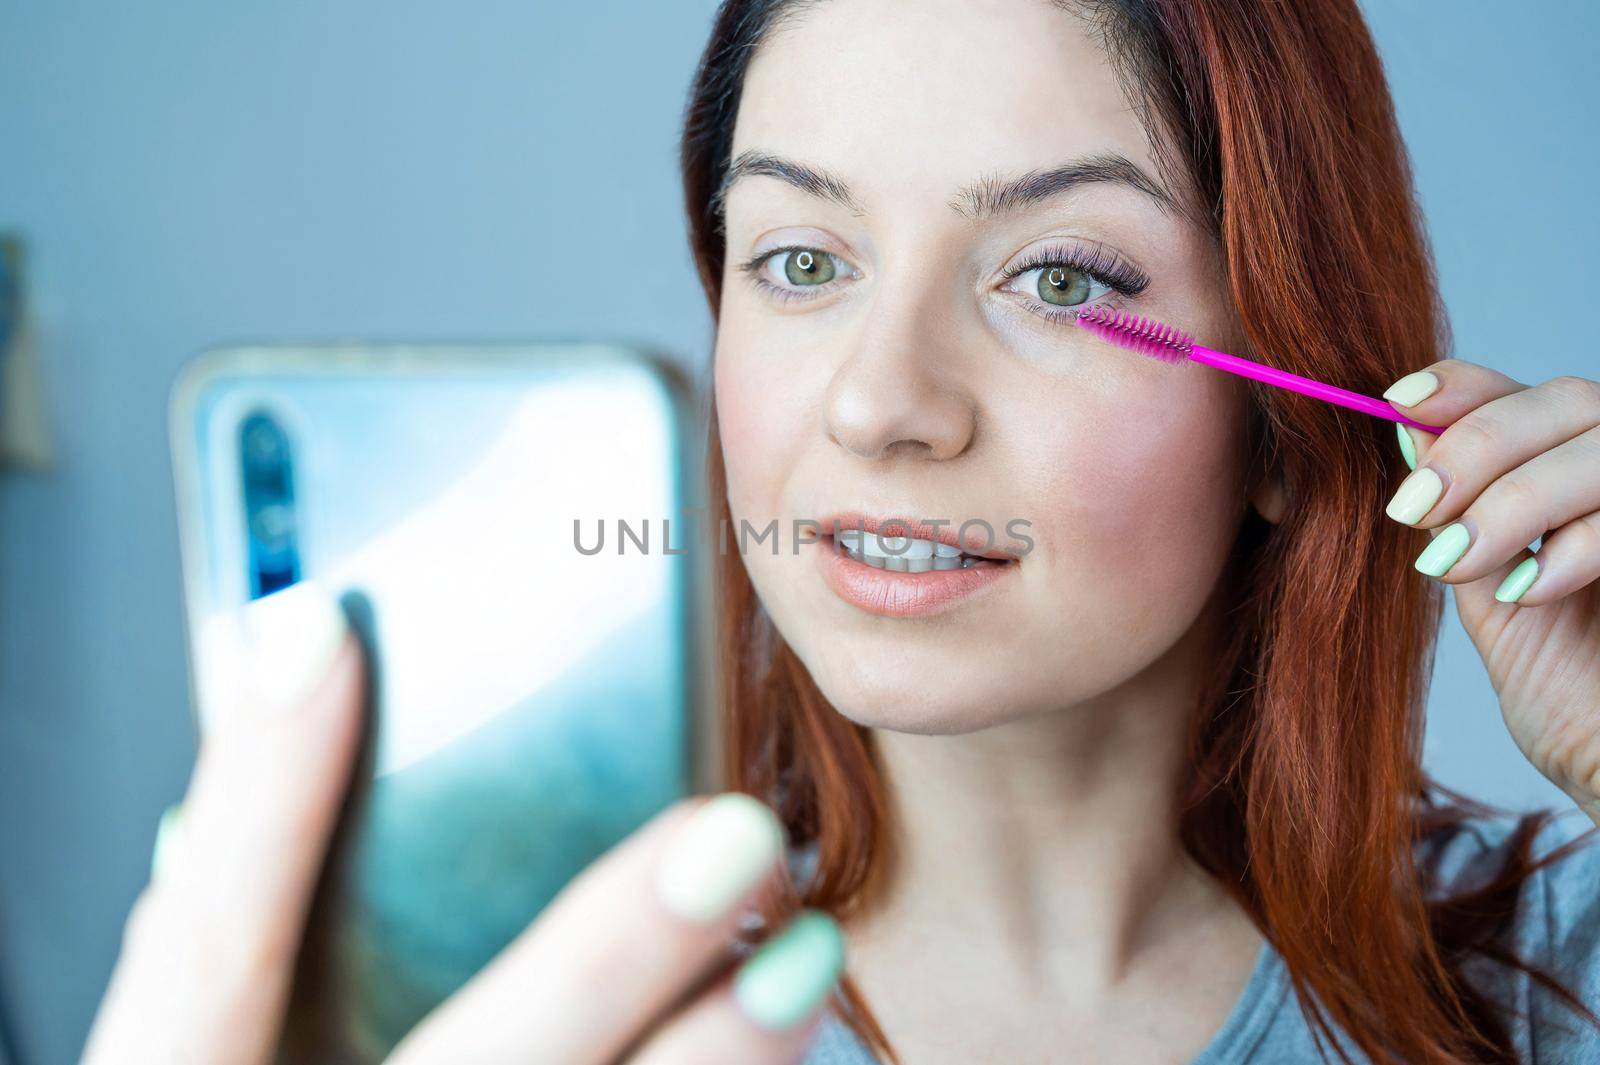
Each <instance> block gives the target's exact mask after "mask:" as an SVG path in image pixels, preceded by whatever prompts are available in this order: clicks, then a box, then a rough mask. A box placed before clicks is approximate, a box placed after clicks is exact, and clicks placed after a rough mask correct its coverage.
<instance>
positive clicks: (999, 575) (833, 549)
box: [816, 514, 1020, 618]
mask: <svg viewBox="0 0 1600 1065" xmlns="http://www.w3.org/2000/svg"><path fill="white" fill-rule="evenodd" d="M822 528H823V536H822V539H821V541H820V542H819V543H818V545H817V546H818V547H819V548H820V550H818V551H817V553H816V554H817V559H818V566H819V567H820V569H821V572H822V577H823V580H824V582H825V583H826V584H827V585H828V587H829V588H831V589H832V590H833V592H834V594H836V595H838V596H839V598H840V599H842V600H844V601H845V602H847V603H849V604H851V605H852V606H855V607H857V608H858V609H860V610H863V611H865V612H867V613H869V614H876V615H879V616H883V617H897V618H909V617H917V616H927V615H934V614H941V613H947V612H949V611H953V610H955V609H957V608H959V607H960V606H962V605H964V604H966V603H969V602H971V601H973V600H975V599H976V597H978V596H980V595H982V594H988V592H989V590H990V589H993V588H995V587H997V586H1001V585H1003V584H1004V582H1006V581H1007V580H1010V579H1011V574H1013V573H1014V572H1015V571H1016V570H1017V569H1019V568H1020V562H1019V560H1018V559H1017V558H1015V557H1014V556H1011V555H1008V554H1006V553H1005V552H1004V551H1002V550H1000V549H998V548H997V547H996V546H995V545H994V544H991V543H989V539H990V537H989V535H988V532H987V530H986V529H985V528H983V527H981V526H977V525H972V526H969V528H968V535H967V537H966V538H965V539H964V540H963V538H962V537H961V536H960V533H959V526H957V528H948V527H946V526H944V525H943V524H942V523H941V525H940V526H939V528H937V529H935V528H934V527H933V526H931V525H928V524H927V523H925V522H916V521H911V520H901V519H898V518H894V519H890V518H883V519H877V518H872V517H868V516H866V515H860V514H844V515H834V516H833V517H830V518H829V519H828V520H827V521H825V522H824V523H823V524H822ZM900 533H904V534H905V535H904V536H901V535H897V534H900Z"/></svg>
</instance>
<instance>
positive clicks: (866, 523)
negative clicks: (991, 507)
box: [820, 511, 1018, 562]
mask: <svg viewBox="0 0 1600 1065" xmlns="http://www.w3.org/2000/svg"><path fill="white" fill-rule="evenodd" d="M935 520H937V521H939V522H940V523H941V524H940V525H939V527H938V528H937V529H935V528H934V527H933V526H931V525H928V524H926V523H925V522H922V521H918V520H917V519H915V518H902V517H898V516H893V517H886V518H875V517H873V516H871V515H869V514H862V513H859V512H857V511H848V512H843V513H839V514H833V515H830V516H829V517H826V518H823V519H822V522H821V525H822V529H821V532H820V535H822V536H832V535H833V533H834V530H835V529H840V530H843V531H846V532H853V531H856V530H860V531H862V532H869V533H877V532H878V531H879V529H880V528H882V527H883V526H884V525H887V526H889V532H888V533H887V534H886V535H889V536H909V537H912V538H913V539H917V540H933V541H936V542H937V543H941V544H944V545H945V546H947V547H954V548H957V549H958V550H960V551H961V552H962V553H963V554H968V555H972V556H974V557H976V558H992V559H995V560H997V561H1001V562H1016V561H1018V558H1017V556H1016V555H1013V554H1011V553H1010V552H1009V551H1005V550H1003V549H1002V548H1001V547H1000V544H999V543H998V542H996V543H985V540H986V539H987V537H986V536H985V532H984V529H983V528H982V527H977V528H969V530H968V532H967V538H966V539H965V540H962V539H961V537H960V535H959V530H960V528H961V521H955V520H951V521H948V522H946V521H945V520H944V519H943V518H937V519H935ZM982 520H984V519H980V518H963V519H962V521H982ZM985 524H987V525H988V528H989V530H990V531H991V532H992V534H993V536H994V538H995V540H996V541H998V540H999V539H1000V538H1001V536H1002V531H1001V530H1000V529H997V528H996V527H995V525H994V524H993V523H992V522H986V523H985Z"/></svg>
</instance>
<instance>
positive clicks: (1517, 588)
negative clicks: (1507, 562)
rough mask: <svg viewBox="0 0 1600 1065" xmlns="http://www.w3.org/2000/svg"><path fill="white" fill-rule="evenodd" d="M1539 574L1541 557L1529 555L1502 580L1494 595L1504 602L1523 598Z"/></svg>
mask: <svg viewBox="0 0 1600 1065" xmlns="http://www.w3.org/2000/svg"><path fill="white" fill-rule="evenodd" d="M1538 576H1539V559H1538V558H1537V557H1535V556H1533V555H1530V556H1528V557H1527V558H1525V559H1523V560H1522V561H1521V562H1519V563H1517V567H1516V568H1515V569H1513V570H1512V571H1511V572H1510V573H1508V574H1506V579H1505V580H1503V581H1501V582H1500V587H1498V588H1496V589H1495V590H1494V597H1495V598H1496V599H1498V600H1500V601H1501V602H1502V603H1515V602H1516V601H1517V600H1518V599H1521V598H1522V593H1523V592H1526V591H1527V590H1528V588H1529V586H1530V585H1532V584H1533V582H1534V580H1535V579H1537V578H1538Z"/></svg>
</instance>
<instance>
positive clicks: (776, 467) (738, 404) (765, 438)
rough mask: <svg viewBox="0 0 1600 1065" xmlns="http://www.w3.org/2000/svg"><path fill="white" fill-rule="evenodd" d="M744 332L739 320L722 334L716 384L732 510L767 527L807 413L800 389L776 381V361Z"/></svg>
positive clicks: (729, 323) (715, 364)
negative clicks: (754, 345) (753, 345)
mask: <svg viewBox="0 0 1600 1065" xmlns="http://www.w3.org/2000/svg"><path fill="white" fill-rule="evenodd" d="M731 317H732V316H730V318H731ZM746 332H748V330H745V329H742V328H741V327H740V325H739V323H738V322H737V320H736V319H734V320H730V321H727V322H726V324H725V325H724V326H723V327H722V328H720V329H719V330H718V337H717V344H716V350H715V352H714V354H713V356H712V358H713V363H712V382H713V388H714V391H715V395H716V402H717V426H718V432H719V433H720V434H721V438H722V455H723V464H724V467H725V468H726V470H727V475H728V503H729V506H731V507H732V509H733V515H734V518H735V520H737V519H739V518H747V519H749V520H751V521H758V520H759V521H761V522H765V521H766V520H768V519H771V518H774V517H780V516H781V515H779V513H778V505H779V498H780V496H781V492H782V487H783V483H784V476H785V475H784V471H785V469H786V468H787V467H788V466H789V465H790V459H791V456H790V455H789V451H790V449H792V448H794V447H795V446H796V444H797V442H799V441H800V440H801V439H802V433H801V420H802V415H803V408H802V405H801V404H800V403H798V402H797V399H798V397H797V394H796V390H794V389H792V388H784V387H781V383H780V382H778V381H775V380H773V379H772V377H773V374H774V372H775V370H776V369H777V366H776V365H775V361H774V360H772V359H762V358H760V357H759V355H760V353H759V352H756V351H753V349H752V348H751V346H750V345H751V343H752V342H753V341H754V339H755V338H753V337H747V336H745V335H744V334H745V333H746Z"/></svg>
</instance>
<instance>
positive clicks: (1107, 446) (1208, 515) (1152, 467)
mask: <svg viewBox="0 0 1600 1065" xmlns="http://www.w3.org/2000/svg"><path fill="white" fill-rule="evenodd" d="M1182 372H1187V371H1182ZM1197 372H1200V373H1203V372H1204V371H1197ZM1172 383H1173V384H1178V382H1172ZM1183 384H1184V385H1185V386H1186V387H1183V388H1173V389H1170V390H1168V394H1167V395H1166V396H1163V395H1162V393H1161V391H1160V390H1159V389H1156V390H1152V389H1140V390H1137V391H1136V392H1134V393H1133V395H1135V396H1137V397H1140V398H1135V399H1124V400H1122V401H1119V402H1118V403H1117V404H1116V405H1115V406H1114V408H1113V407H1100V406H1099V405H1098V404H1097V405H1096V408H1095V410H1094V411H1093V412H1091V413H1088V414H1086V416H1084V417H1082V418H1077V419H1074V420H1073V421H1072V422H1071V423H1070V424H1069V425H1066V426H1065V427H1062V428H1057V429H1056V431H1055V432H1054V434H1053V435H1052V436H1050V437H1049V438H1048V439H1049V445H1048V447H1047V448H1045V449H1041V452H1042V455H1044V456H1048V455H1049V454H1054V455H1056V456H1060V457H1062V458H1060V459H1059V461H1058V463H1057V464H1056V466H1055V468H1053V469H1052V468H1050V466H1049V464H1048V458H1047V457H1046V458H1045V461H1044V462H1041V463H1040V464H1039V465H1037V466H1035V467H1033V468H1031V470H1030V474H1029V480H1030V481H1031V482H1032V487H1031V489H1029V490H1027V491H1026V493H1025V497H1026V498H1030V499H1033V500H1037V501H1038V505H1039V509H1040V511H1041V513H1040V514H1039V515H1037V516H1033V515H1030V517H1031V518H1032V520H1034V521H1035V523H1036V524H1039V525H1042V526H1043V529H1042V530H1041V531H1040V532H1039V535H1038V539H1039V540H1040V541H1041V543H1040V547H1041V548H1047V550H1042V551H1040V552H1039V557H1040V561H1042V562H1043V563H1044V564H1045V566H1047V567H1048V569H1049V570H1050V573H1049V577H1048V579H1047V581H1046V582H1045V585H1046V587H1045V589H1043V591H1044V594H1046V595H1049V596H1050V597H1052V598H1053V599H1054V600H1055V601H1056V602H1057V603H1062V602H1066V603H1072V604H1073V610H1072V613H1073V614H1074V615H1075V616H1078V617H1080V618H1081V617H1083V616H1085V612H1088V613H1089V614H1092V615H1093V616H1097V617H1099V618H1100V619H1101V620H1102V623H1101V624H1100V625H1099V626H1090V627H1086V632H1087V633H1088V634H1092V635H1094V636H1095V638H1097V639H1104V640H1106V641H1108V646H1112V645H1115V643H1116V642H1117V641H1123V640H1127V639H1129V638H1132V639H1136V640H1137V639H1140V638H1141V637H1140V633H1147V634H1149V635H1150V636H1151V637H1152V638H1154V639H1155V640H1156V641H1157V642H1159V640H1160V639H1161V638H1162V636H1163V635H1164V636H1166V637H1171V636H1172V635H1174V630H1176V631H1181V630H1182V629H1183V628H1185V627H1187V624H1188V622H1189V621H1191V620H1192V619H1193V616H1194V614H1195V613H1197V612H1198V611H1199V609H1200V607H1201V606H1202V605H1203V603H1204V600H1205V599H1206V597H1207V596H1208V595H1209V594H1210V592H1211V590H1212V589H1213V587H1214V585H1215V581H1216V577H1217V573H1218V570H1219V568H1220V566H1221V565H1222V562H1223V560H1224V559H1225V557H1226V553H1227V550H1228V548H1229V547H1230V545H1231V544H1232V540H1233V537H1234V535H1235V533H1236V531H1237V524H1238V519H1239V517H1240V516H1241V513H1242V511H1241V507H1242V502H1241V492H1242V478H1243V465H1242V464H1243V452H1242V449H1241V441H1240V437H1239V430H1238V427H1237V425H1238V421H1237V419H1235V418H1234V416H1233V413H1232V412H1234V411H1235V410H1238V409H1239V408H1238V407H1237V403H1238V402H1239V401H1240V399H1241V398H1242V397H1240V396H1239V395H1238V394H1236V393H1235V392H1234V391H1233V390H1232V389H1231V388H1230V387H1228V386H1227V385H1226V384H1225V383H1222V382H1216V381H1186V382H1183ZM1079 409H1080V410H1082V409H1083V407H1082V406H1080V407H1079ZM1045 541H1048V542H1045ZM1124 647H1125V645H1124ZM1122 653H1126V651H1125V649H1124V651H1123V652H1122Z"/></svg>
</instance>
